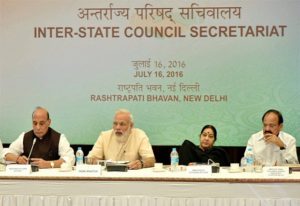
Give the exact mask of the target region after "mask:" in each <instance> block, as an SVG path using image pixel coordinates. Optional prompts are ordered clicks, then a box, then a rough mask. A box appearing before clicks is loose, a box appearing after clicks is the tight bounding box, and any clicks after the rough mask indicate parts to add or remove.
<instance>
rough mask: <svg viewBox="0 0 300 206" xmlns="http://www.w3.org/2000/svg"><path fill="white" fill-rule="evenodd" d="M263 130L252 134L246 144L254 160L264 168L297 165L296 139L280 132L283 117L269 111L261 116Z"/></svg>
mask: <svg viewBox="0 0 300 206" xmlns="http://www.w3.org/2000/svg"><path fill="white" fill-rule="evenodd" d="M262 123H263V129H262V130H261V131H259V132H257V133H255V134H253V135H252V136H251V137H250V139H249V140H248V143H247V148H246V150H245V153H246V151H247V149H248V147H252V150H253V153H254V158H255V157H259V158H261V159H262V161H263V164H264V165H266V166H274V165H281V164H286V163H288V164H296V163H298V157H297V151H296V139H295V138H294V137H293V136H291V135H290V134H288V133H286V132H283V131H281V130H282V128H283V116H282V114H281V112H279V111H277V110H275V109H270V110H268V111H266V112H265V113H264V115H263V116H262Z"/></svg>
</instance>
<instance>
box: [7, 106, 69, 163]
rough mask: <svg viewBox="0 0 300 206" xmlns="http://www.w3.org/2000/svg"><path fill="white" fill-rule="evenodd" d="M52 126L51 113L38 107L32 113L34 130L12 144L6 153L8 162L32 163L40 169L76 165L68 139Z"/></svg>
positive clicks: (22, 135)
mask: <svg viewBox="0 0 300 206" xmlns="http://www.w3.org/2000/svg"><path fill="white" fill-rule="evenodd" d="M50 124H51V119H50V117H49V112H48V111H47V110H46V109H45V108H42V107H37V108H36V109H35V110H34V111H33V113H32V127H33V130H31V131H29V132H26V133H25V132H23V133H22V134H21V135H20V136H19V137H18V139H16V140H15V141H14V142H12V143H11V144H10V146H9V148H8V149H7V150H6V151H5V152H4V157H5V159H6V161H14V162H16V163H18V164H27V163H28V162H30V163H31V164H34V165H37V166H38V167H39V168H54V167H60V165H61V164H62V163H63V162H65V161H68V162H71V164H74V162H75V156H74V151H73V149H72V148H71V147H70V144H69V142H68V140H67V138H66V137H65V135H64V134H60V133H58V132H56V131H55V130H53V129H52V128H51V127H50ZM34 139H35V140H34ZM34 141H35V142H34ZM33 144H34V145H33ZM31 150H32V151H31ZM30 151H31V156H30V161H29V160H28V156H29V154H30Z"/></svg>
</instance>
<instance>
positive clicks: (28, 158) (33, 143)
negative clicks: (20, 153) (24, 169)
mask: <svg viewBox="0 0 300 206" xmlns="http://www.w3.org/2000/svg"><path fill="white" fill-rule="evenodd" d="M35 142H36V138H34V139H33V142H32V146H31V148H30V152H29V155H28V157H27V164H29V160H30V156H31V153H32V150H33V147H34V145H35Z"/></svg>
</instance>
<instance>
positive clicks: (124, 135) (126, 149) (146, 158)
mask: <svg viewBox="0 0 300 206" xmlns="http://www.w3.org/2000/svg"><path fill="white" fill-rule="evenodd" d="M133 125H134V123H133V117H132V115H131V113H130V112H129V111H128V110H125V109H120V110H117V111H116V113H115V117H114V121H113V129H111V130H108V131H104V132H101V134H100V136H99V138H98V140H97V141H96V143H95V145H94V147H93V148H92V150H91V151H90V152H89V154H88V157H90V158H96V159H99V160H112V161H129V163H128V168H129V169H142V168H146V167H153V166H154V163H155V157H154V153H153V150H152V146H151V144H150V142H149V138H148V137H147V135H146V133H145V132H144V131H143V130H141V129H137V128H133Z"/></svg>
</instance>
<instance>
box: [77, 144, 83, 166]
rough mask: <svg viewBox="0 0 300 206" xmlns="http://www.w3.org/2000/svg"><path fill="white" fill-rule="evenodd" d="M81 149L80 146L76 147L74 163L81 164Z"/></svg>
mask: <svg viewBox="0 0 300 206" xmlns="http://www.w3.org/2000/svg"><path fill="white" fill-rule="evenodd" d="M83 156H84V154H83V151H82V149H81V147H78V149H77V151H76V165H81V164H83Z"/></svg>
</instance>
